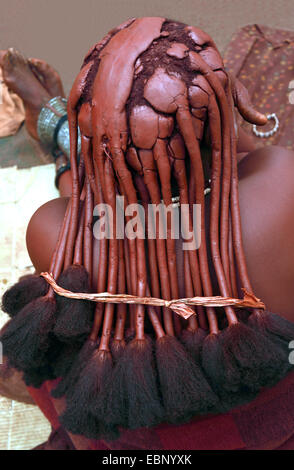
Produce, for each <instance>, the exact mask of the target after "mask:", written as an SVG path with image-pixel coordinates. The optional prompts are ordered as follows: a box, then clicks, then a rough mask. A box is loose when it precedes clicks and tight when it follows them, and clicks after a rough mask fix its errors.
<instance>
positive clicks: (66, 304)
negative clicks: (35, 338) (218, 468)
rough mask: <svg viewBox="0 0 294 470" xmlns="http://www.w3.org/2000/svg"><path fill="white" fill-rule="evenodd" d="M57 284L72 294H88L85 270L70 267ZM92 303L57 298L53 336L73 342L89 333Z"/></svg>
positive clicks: (92, 311) (91, 321)
mask: <svg viewBox="0 0 294 470" xmlns="http://www.w3.org/2000/svg"><path fill="white" fill-rule="evenodd" d="M58 284H59V285H60V286H61V287H63V288H64V289H67V290H70V291H72V292H90V286H89V277H88V273H87V271H86V269H85V268H84V267H83V266H80V265H72V266H69V267H68V268H67V269H65V270H64V271H63V273H62V274H61V275H60V276H59V278H58ZM94 308H95V306H94V303H93V302H90V301H87V300H77V299H68V298H65V297H62V296H58V297H57V309H58V312H57V320H56V323H55V326H54V334H55V335H56V337H57V338H59V339H60V340H61V341H75V340H76V339H81V338H83V337H85V336H86V335H88V334H89V333H90V331H91V327H92V323H93V315H94Z"/></svg>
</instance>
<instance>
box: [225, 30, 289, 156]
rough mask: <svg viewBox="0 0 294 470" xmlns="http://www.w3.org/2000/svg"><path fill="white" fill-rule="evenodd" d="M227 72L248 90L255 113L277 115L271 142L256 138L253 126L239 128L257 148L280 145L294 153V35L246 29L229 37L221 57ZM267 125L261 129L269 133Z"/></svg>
mask: <svg viewBox="0 0 294 470" xmlns="http://www.w3.org/2000/svg"><path fill="white" fill-rule="evenodd" d="M224 63H225V66H226V69H227V70H228V71H229V72H231V73H232V74H233V75H235V76H237V77H238V78H239V79H240V81H241V82H242V83H243V84H244V85H245V87H246V88H247V90H248V92H249V95H250V98H251V101H252V103H253V104H254V105H255V107H256V108H257V109H258V111H260V112H262V113H265V114H272V113H276V115H277V116H278V119H279V121H280V127H279V130H278V132H277V133H276V134H274V135H273V136H272V137H270V138H259V137H256V136H255V135H254V134H253V132H252V125H251V124H248V123H247V122H245V121H242V122H241V118H240V124H241V126H242V127H243V128H244V130H245V131H246V132H247V133H249V134H251V135H252V136H253V139H254V143H255V144H256V146H257V147H263V146H264V145H280V146H283V147H286V148H288V149H290V150H294V32H293V31H283V30H279V29H273V28H269V27H267V26H262V25H257V24H255V25H249V26H245V27H244V28H242V29H240V30H238V31H237V32H236V33H235V34H234V35H233V37H232V40H231V42H230V44H229V46H228V47H227V50H226V52H225V55H224ZM273 126H274V122H273V121H270V122H269V123H268V124H267V125H266V126H264V127H262V128H260V130H262V131H266V130H269V129H271V128H272V127H273Z"/></svg>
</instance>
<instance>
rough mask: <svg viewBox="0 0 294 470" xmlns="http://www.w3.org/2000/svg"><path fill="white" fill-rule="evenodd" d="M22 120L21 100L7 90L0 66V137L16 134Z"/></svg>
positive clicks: (23, 118)
mask: <svg viewBox="0 0 294 470" xmlns="http://www.w3.org/2000/svg"><path fill="white" fill-rule="evenodd" d="M24 120H25V110H24V106H23V102H22V100H21V98H19V96H17V95H16V94H15V93H13V92H11V91H9V90H8V88H7V86H6V85H5V83H4V81H3V73H2V68H1V67H0V138H1V137H7V136H9V135H14V134H16V132H17V131H18V129H19V127H20V125H21V123H22V122H23V121H24Z"/></svg>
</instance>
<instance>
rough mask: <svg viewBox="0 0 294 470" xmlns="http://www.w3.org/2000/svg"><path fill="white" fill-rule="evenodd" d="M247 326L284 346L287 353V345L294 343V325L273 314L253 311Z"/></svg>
mask: <svg viewBox="0 0 294 470" xmlns="http://www.w3.org/2000/svg"><path fill="white" fill-rule="evenodd" d="M248 324H249V326H251V327H252V328H254V329H257V330H258V331H260V332H261V333H263V334H267V335H268V336H269V337H270V339H271V340H272V341H273V342H274V343H277V344H279V345H284V346H285V348H286V349H287V350H288V351H289V343H290V342H291V341H294V323H292V322H289V321H288V320H286V319H285V318H283V317H280V316H279V315H277V314H275V313H271V312H268V311H263V310H254V311H253V313H252V314H251V315H250V317H249V320H248Z"/></svg>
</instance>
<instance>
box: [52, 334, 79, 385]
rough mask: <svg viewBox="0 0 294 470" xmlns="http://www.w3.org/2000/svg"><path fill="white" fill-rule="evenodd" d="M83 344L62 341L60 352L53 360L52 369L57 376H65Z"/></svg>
mask: <svg viewBox="0 0 294 470" xmlns="http://www.w3.org/2000/svg"><path fill="white" fill-rule="evenodd" d="M82 346H83V343H81V342H78V341H77V342H75V343H71V344H68V343H61V345H60V349H59V351H58V354H57V355H56V357H55V359H54V360H53V361H52V369H53V371H54V375H55V377H65V376H66V375H67V374H68V372H69V371H70V369H71V367H72V365H73V363H74V362H75V360H76V358H77V357H78V354H79V352H80V350H81V348H82Z"/></svg>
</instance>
